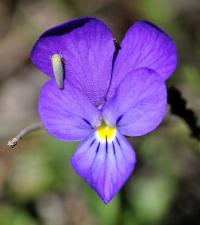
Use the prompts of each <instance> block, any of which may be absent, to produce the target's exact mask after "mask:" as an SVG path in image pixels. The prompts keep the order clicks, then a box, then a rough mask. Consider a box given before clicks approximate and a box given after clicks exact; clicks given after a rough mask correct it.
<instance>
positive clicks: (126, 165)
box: [71, 133, 136, 204]
mask: <svg viewBox="0 0 200 225" xmlns="http://www.w3.org/2000/svg"><path fill="white" fill-rule="evenodd" d="M135 163H136V156H135V152H134V151H133V149H132V147H131V146H130V144H129V143H128V142H127V140H126V139H125V138H124V136H122V135H121V134H120V133H117V135H116V138H115V139H114V140H113V142H111V143H106V142H105V143H101V142H99V141H98V140H97V139H96V137H95V135H94V134H93V135H91V136H90V137H89V138H87V139H86V140H85V141H84V142H83V143H82V144H81V145H80V146H79V147H78V149H77V150H76V152H75V153H74V155H73V157H72V158H71V164H72V166H73V168H74V170H75V171H76V172H77V174H79V175H80V176H81V177H82V178H83V179H84V180H85V181H86V182H87V183H88V184H89V185H90V186H91V187H92V188H93V189H94V190H95V191H96V193H97V194H98V195H99V197H100V198H101V199H102V200H103V202H104V203H105V204H107V203H108V202H109V201H110V200H111V199H112V198H113V197H114V196H115V194H116V193H117V192H118V191H119V190H120V188H121V187H122V186H123V184H124V183H125V182H126V180H127V179H128V177H129V176H130V174H131V172H132V171H133V169H134V167H135Z"/></svg>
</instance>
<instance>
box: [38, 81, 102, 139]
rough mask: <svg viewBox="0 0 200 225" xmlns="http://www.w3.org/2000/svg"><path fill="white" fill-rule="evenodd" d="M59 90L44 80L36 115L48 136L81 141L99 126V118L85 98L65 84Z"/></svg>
mask: <svg viewBox="0 0 200 225" xmlns="http://www.w3.org/2000/svg"><path fill="white" fill-rule="evenodd" d="M64 85H65V88H64V89H62V90H60V89H58V88H57V87H56V83H55V82H54V81H53V80H51V81H48V82H47V83H46V84H45V85H44V86H43V87H42V90H41V93H40V96H39V115H40V118H41V121H42V123H43V125H44V127H45V129H46V130H47V131H48V133H49V134H51V135H52V136H54V137H56V138H58V139H59V140H61V141H80V140H83V139H84V138H85V137H86V136H87V135H88V134H89V133H91V132H92V131H93V130H94V129H95V128H96V127H97V126H99V124H100V120H101V115H100V112H99V110H98V109H97V108H95V107H94V106H93V104H92V103H91V102H90V101H89V99H88V98H87V96H85V95H84V93H82V92H81V91H79V90H78V89H76V88H75V87H73V86H72V85H71V84H70V83H69V82H65V84H64Z"/></svg>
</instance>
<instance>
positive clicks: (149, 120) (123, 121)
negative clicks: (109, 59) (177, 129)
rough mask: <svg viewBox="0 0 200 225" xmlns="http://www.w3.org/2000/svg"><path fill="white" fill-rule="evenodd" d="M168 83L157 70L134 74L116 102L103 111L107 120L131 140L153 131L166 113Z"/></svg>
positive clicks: (113, 101)
mask: <svg viewBox="0 0 200 225" xmlns="http://www.w3.org/2000/svg"><path fill="white" fill-rule="evenodd" d="M166 106H167V92H166V86H165V83H164V81H163V80H162V79H161V77H160V76H159V74H157V73H156V72H155V71H154V70H151V69H147V68H140V69H137V70H134V71H133V72H130V73H129V74H128V75H127V76H126V77H125V79H124V80H123V81H122V82H121V84H120V85H119V87H118V88H117V90H116V93H115V95H114V97H113V98H112V99H110V100H109V101H108V102H107V103H106V104H105V105H104V108H103V118H104V120H105V121H106V122H107V123H110V124H111V125H113V126H116V127H118V129H119V130H120V132H121V133H122V134H124V135H127V136H140V135H144V134H146V133H149V132H151V131H153V130H154V129H155V128H156V127H157V126H158V125H159V124H160V123H161V121H162V120H163V118H164V116H165V113H166Z"/></svg>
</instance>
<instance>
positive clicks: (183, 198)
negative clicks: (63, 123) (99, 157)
mask: <svg viewBox="0 0 200 225" xmlns="http://www.w3.org/2000/svg"><path fill="white" fill-rule="evenodd" d="M83 15H91V16H94V17H97V18H99V19H102V20H103V21H104V22H105V23H106V24H107V25H108V26H109V27H110V28H111V29H112V31H113V33H114V35H115V37H116V38H117V39H119V40H121V38H122V37H123V35H124V33H125V31H126V30H127V28H128V27H129V26H130V25H132V24H133V23H134V22H135V21H136V20H139V19H146V20H150V21H151V22H153V23H156V24H157V25H158V26H160V27H162V28H163V29H164V30H166V31H167V33H169V34H170V36H171V37H173V39H174V41H175V42H176V44H177V47H178V53H179V63H178V68H177V71H176V72H175V74H174V76H173V77H171V78H170V79H169V80H168V82H167V83H168V87H172V86H174V87H176V88H177V89H178V90H179V91H180V92H181V94H182V97H183V98H184V99H185V100H186V101H187V105H186V107H188V108H190V109H191V110H192V112H193V113H195V114H196V116H197V118H200V116H199V115H200V0H190V1H189V0H131V1H128V0H123V1H121V0H119V1H117V0H99V1H94V0H41V1H39V0H34V1H33V0H0V225H79V224H81V225H118V224H120V225H147V224H148V225H184V224H186V225H198V224H200V144H199V142H198V141H197V137H196V138H194V137H192V136H191V133H192V131H191V129H190V128H189V127H188V126H187V124H186V122H185V121H184V120H183V119H182V118H180V117H179V116H176V115H173V114H172V113H171V110H170V108H171V107H170V106H169V113H168V115H167V116H166V118H165V121H164V122H163V123H162V125H161V126H160V128H159V129H158V130H156V131H155V132H153V133H151V134H149V135H147V136H144V137H140V138H133V139H130V142H131V143H133V145H134V148H135V149H136V151H137V155H138V164H137V167H136V170H135V172H134V174H133V175H132V177H131V178H130V180H129V181H128V183H127V184H126V185H125V187H124V188H123V189H122V191H121V192H120V193H119V194H118V195H117V197H116V198H115V199H114V200H113V201H112V202H111V203H110V204H109V205H107V206H105V205H104V204H103V203H102V202H101V201H100V200H99V198H98V197H97V196H96V194H95V193H94V192H93V191H92V190H91V189H90V188H89V187H88V186H87V185H86V184H85V183H84V182H83V181H82V179H81V178H79V177H78V176H77V175H76V174H75V173H74V172H73V170H72V168H71V167H70V166H69V163H68V161H69V157H70V155H71V154H72V153H73V151H74V149H75V146H76V145H77V143H75V144H74V143H61V142H59V141H58V140H56V139H54V138H53V137H50V136H49V135H48V134H47V133H46V132H45V131H38V132H35V133H31V134H30V135H28V136H27V137H25V138H24V139H23V140H22V141H21V142H20V143H19V144H18V146H17V147H16V148H14V149H9V148H8V147H7V146H6V143H7V141H8V140H9V139H10V138H11V137H13V136H14V135H15V134H16V133H17V132H18V131H19V130H20V129H21V128H23V127H25V126H27V125H29V124H30V123H33V122H37V121H39V119H38V116H37V98H38V94H39V90H40V87H41V86H42V84H43V83H44V82H45V80H47V77H46V76H44V75H43V74H41V73H40V71H38V70H37V69H36V68H35V67H34V66H33V65H32V64H31V62H30V58H29V54H30V50H31V48H32V46H33V44H34V42H35V41H36V39H37V38H38V36H39V35H40V34H41V33H42V32H43V31H45V30H46V29H48V28H49V27H51V26H54V25H56V24H59V23H62V22H64V21H67V20H70V19H72V18H74V17H79V16H83ZM170 93H171V92H170ZM174 95H175V96H174ZM170 96H171V94H170ZM176 97H177V93H176V92H175V94H174V92H173V93H172V96H171V101H173V99H176ZM179 103H180V99H179V97H178V99H176V100H175V102H174V104H173V105H174V106H173V107H175V108H176V109H175V111H176V110H177V108H178V109H179V111H181V112H182V111H184V107H183V109H180V107H181V106H180V105H179ZM179 114H180V113H179ZM183 114H184V113H183ZM186 114H187V113H186ZM191 115H192V114H191V111H190V114H189V119H188V118H186V120H189V121H190V120H191ZM186 117H187V115H186ZM199 122H200V121H199V119H197V121H196V122H195V123H197V124H198V123H199ZM197 133H198V132H197ZM197 136H198V135H197Z"/></svg>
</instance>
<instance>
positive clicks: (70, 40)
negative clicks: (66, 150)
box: [31, 17, 115, 105]
mask: <svg viewBox="0 0 200 225" xmlns="http://www.w3.org/2000/svg"><path fill="white" fill-rule="evenodd" d="M114 51H115V46H114V42H113V37H112V33H111V32H110V30H109V28H108V27H107V26H106V25H105V24H104V23H102V22H101V21H99V20H97V19H95V18H91V17H84V18H79V19H75V20H72V21H69V22H68V23H64V24H61V25H59V26H56V27H54V28H52V29H50V30H48V31H46V32H45V33H44V34H43V35H42V36H41V37H40V38H39V40H38V41H37V42H36V44H35V46H34V47H33V50H32V53H31V59H32V62H33V64H35V65H36V66H37V67H38V68H39V69H40V70H41V71H42V72H44V73H46V74H47V75H49V76H51V77H53V76H54V72H53V67H52V61H51V58H52V56H53V55H54V54H57V55H60V56H61V60H62V62H63V66H64V73H65V78H66V79H67V80H68V81H70V82H71V83H72V84H73V85H74V86H76V87H78V88H80V89H82V90H83V91H84V92H85V93H86V95H87V96H88V97H89V98H90V99H91V101H92V102H93V103H94V104H96V105H98V104H101V103H102V102H103V100H104V98H105V95H106V93H107V90H108V87H109V84H110V79H111V69H112V58H113V54H114Z"/></svg>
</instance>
